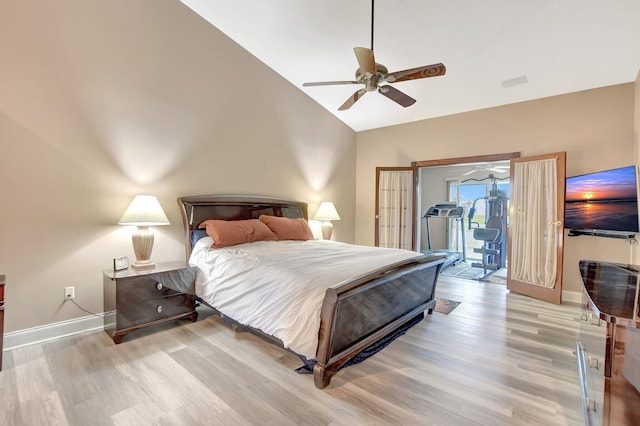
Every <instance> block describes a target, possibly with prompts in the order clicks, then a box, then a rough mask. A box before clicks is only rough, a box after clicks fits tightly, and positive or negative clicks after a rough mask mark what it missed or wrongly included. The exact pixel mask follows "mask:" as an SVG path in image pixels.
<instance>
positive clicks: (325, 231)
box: [313, 201, 340, 240]
mask: <svg viewBox="0 0 640 426" xmlns="http://www.w3.org/2000/svg"><path fill="white" fill-rule="evenodd" d="M313 218H314V219H315V220H320V221H322V239H323V240H330V239H331V233H332V232H333V224H332V223H331V221H332V220H340V215H339V214H338V211H337V210H336V207H335V206H334V205H333V203H332V202H331V201H323V202H322V203H320V207H318V210H317V211H316V215H315V216H314V217H313Z"/></svg>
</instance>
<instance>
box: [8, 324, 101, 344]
mask: <svg viewBox="0 0 640 426" xmlns="http://www.w3.org/2000/svg"><path fill="white" fill-rule="evenodd" d="M103 329H104V318H102V317H98V316H95V315H88V316H86V317H80V318H74V319H71V320H66V321H60V322H55V323H52V324H46V325H41V326H38V327H33V328H25V329H24V330H18V331H12V332H10V333H5V334H4V350H5V351H8V350H11V349H16V348H20V347H22V346H27V345H33V344H34V343H42V342H47V341H49V340H55V339H60V338H62V337H67V336H73V335H74V334H80V333H86V332H89V331H96V330H103Z"/></svg>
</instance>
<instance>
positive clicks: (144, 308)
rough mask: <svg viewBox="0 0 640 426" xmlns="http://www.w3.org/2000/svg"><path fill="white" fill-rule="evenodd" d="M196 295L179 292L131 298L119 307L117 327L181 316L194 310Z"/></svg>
mask: <svg viewBox="0 0 640 426" xmlns="http://www.w3.org/2000/svg"><path fill="white" fill-rule="evenodd" d="M193 304H194V296H192V295H188V294H184V293H177V294H174V295H172V296H167V297H157V298H153V299H146V300H133V299H130V302H129V303H126V304H124V305H122V306H119V307H118V313H117V315H116V321H117V327H118V328H119V329H120V328H129V327H135V326H137V325H141V324H148V323H151V322H154V321H158V320H163V319H166V318H170V317H175V316H179V315H182V314H188V313H190V312H193Z"/></svg>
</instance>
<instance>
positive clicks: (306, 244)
mask: <svg viewBox="0 0 640 426" xmlns="http://www.w3.org/2000/svg"><path fill="white" fill-rule="evenodd" d="M210 246H211V239H210V238H208V237H206V238H202V239H200V240H199V241H198V242H197V243H196V245H195V246H194V248H193V251H192V253H191V257H190V260H189V262H190V263H191V264H192V265H195V266H198V268H199V270H200V272H199V273H198V275H197V279H196V294H197V295H198V296H199V297H200V298H201V299H202V300H204V301H205V302H206V303H207V304H209V305H210V306H212V307H214V308H215V309H217V310H218V311H219V312H220V313H221V314H223V315H225V316H227V317H229V318H232V319H233V320H234V321H236V322H238V323H240V324H243V325H246V326H250V327H253V328H256V329H258V330H260V331H262V332H263V333H266V334H268V335H271V336H273V337H276V338H277V339H279V340H280V341H281V342H282V343H283V345H284V347H285V348H288V349H290V350H292V351H293V352H295V353H297V354H298V355H301V356H304V357H305V358H306V359H309V360H311V359H314V358H315V356H316V349H317V346H318V330H319V328H320V309H321V307H322V301H323V299H324V295H325V291H326V289H327V288H329V287H332V286H335V285H340V284H341V283H343V282H346V281H351V279H353V278H354V277H357V276H360V275H363V274H366V273H368V272H370V271H372V270H375V269H378V268H381V267H383V266H387V265H391V264H393V263H396V262H400V261H403V260H406V259H410V258H413V257H417V256H420V253H416V252H413V251H408V250H401V249H390V248H379V247H369V246H359V245H353V244H345V243H340V242H335V241H326V240H310V241H259V242H252V243H246V244H240V245H236V246H232V247H226V248H217V249H211V248H210Z"/></svg>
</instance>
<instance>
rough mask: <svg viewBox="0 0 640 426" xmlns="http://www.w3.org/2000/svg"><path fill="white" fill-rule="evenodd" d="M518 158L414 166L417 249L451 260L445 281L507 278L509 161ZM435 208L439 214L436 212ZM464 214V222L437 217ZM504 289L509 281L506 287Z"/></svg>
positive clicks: (493, 157)
mask: <svg viewBox="0 0 640 426" xmlns="http://www.w3.org/2000/svg"><path fill="white" fill-rule="evenodd" d="M518 156H519V153H509V154H498V155H491V156H480V157H465V158H459V159H449V160H437V161H427V162H417V163H414V165H415V167H416V171H417V179H416V182H417V184H416V203H415V205H416V217H417V221H416V237H415V239H416V249H417V250H418V251H421V252H436V253H437V254H445V255H447V256H449V257H448V259H452V260H453V262H450V263H449V264H448V265H447V267H446V268H444V269H443V271H442V273H443V274H444V275H454V276H458V277H460V278H466V279H488V278H489V276H490V275H492V274H494V273H496V275H498V273H499V275H500V276H502V277H504V278H503V281H505V279H506V275H507V269H506V268H507V261H506V260H507V257H508V256H507V250H508V247H507V227H508V200H509V196H510V180H509V166H510V163H509V160H510V159H511V158H517V157H518ZM434 207H435V209H434ZM447 209H449V211H451V209H456V210H455V211H462V217H461V219H460V220H458V219H455V218H452V217H445V216H444V214H443V215H440V217H436V216H437V215H434V214H433V212H434V211H436V212H440V211H444V212H446V211H447ZM505 283H506V281H505Z"/></svg>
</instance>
